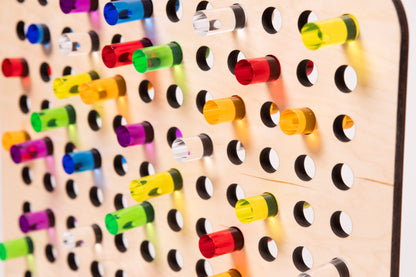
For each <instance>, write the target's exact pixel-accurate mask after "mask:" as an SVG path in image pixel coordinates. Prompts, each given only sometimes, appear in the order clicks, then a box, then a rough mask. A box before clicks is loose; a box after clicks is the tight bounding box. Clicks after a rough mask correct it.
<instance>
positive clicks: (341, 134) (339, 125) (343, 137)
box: [332, 114, 352, 142]
mask: <svg viewBox="0 0 416 277" xmlns="http://www.w3.org/2000/svg"><path fill="white" fill-rule="evenodd" d="M346 117H348V115H345V114H342V115H339V116H337V117H336V118H335V120H334V124H333V125H332V130H333V131H334V135H335V137H336V138H337V139H339V140H340V141H342V142H349V141H351V138H352V137H351V138H350V137H349V136H347V134H346V133H345V131H344V119H345V118H346Z"/></svg>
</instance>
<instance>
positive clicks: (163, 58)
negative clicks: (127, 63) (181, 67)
mask: <svg viewBox="0 0 416 277" xmlns="http://www.w3.org/2000/svg"><path fill="white" fill-rule="evenodd" d="M182 58H183V55H182V48H181V46H180V45H179V44H178V43H177V42H171V43H168V44H163V45H157V46H151V47H146V48H143V49H138V50H136V51H134V54H133V65H134V68H135V69H136V70H137V71H138V72H140V73H145V72H149V71H153V70H158V69H161V68H168V67H172V66H175V65H178V64H180V63H181V62H182Z"/></svg>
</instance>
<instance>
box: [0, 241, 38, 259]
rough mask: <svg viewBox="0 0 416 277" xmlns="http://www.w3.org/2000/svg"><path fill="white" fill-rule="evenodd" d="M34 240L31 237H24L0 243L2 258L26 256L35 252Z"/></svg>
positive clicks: (0, 257)
mask: <svg viewBox="0 0 416 277" xmlns="http://www.w3.org/2000/svg"><path fill="white" fill-rule="evenodd" d="M33 250H34V247H33V241H32V238H31V237H23V238H19V239H14V240H8V241H4V242H2V243H0V259H1V260H2V261H7V260H11V259H14V258H19V257H24V256H27V255H30V254H32V253H33Z"/></svg>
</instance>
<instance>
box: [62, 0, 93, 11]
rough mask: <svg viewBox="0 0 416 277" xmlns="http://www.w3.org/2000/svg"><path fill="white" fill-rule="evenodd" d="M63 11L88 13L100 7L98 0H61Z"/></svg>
mask: <svg viewBox="0 0 416 277" xmlns="http://www.w3.org/2000/svg"><path fill="white" fill-rule="evenodd" d="M59 6H60V7H61V10H62V12H63V13H66V14H68V13H87V12H90V11H95V10H97V9H98V0H59Z"/></svg>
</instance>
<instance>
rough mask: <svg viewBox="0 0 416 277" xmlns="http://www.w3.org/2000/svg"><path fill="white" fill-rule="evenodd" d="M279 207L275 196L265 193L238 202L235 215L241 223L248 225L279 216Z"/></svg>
mask: <svg viewBox="0 0 416 277" xmlns="http://www.w3.org/2000/svg"><path fill="white" fill-rule="evenodd" d="M277 211H278V206H277V201H276V198H275V197H274V196H273V194H271V193H269V192H265V193H263V194H261V195H256V196H252V197H248V198H244V199H240V200H238V201H237V204H236V205H235V213H236V215H237V218H238V220H240V222H241V223H244V224H248V223H251V222H253V221H257V220H264V219H266V218H268V217H271V216H275V215H277Z"/></svg>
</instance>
